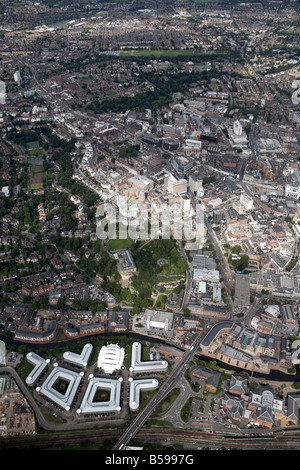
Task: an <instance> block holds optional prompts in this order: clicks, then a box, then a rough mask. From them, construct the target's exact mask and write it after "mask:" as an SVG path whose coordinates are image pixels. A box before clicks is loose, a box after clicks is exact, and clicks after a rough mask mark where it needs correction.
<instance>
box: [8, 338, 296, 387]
mask: <svg viewBox="0 0 300 470" xmlns="http://www.w3.org/2000/svg"><path fill="white" fill-rule="evenodd" d="M123 335H125V336H127V338H128V339H131V340H139V341H145V342H151V343H153V344H164V345H167V346H170V344H169V343H168V342H167V341H165V340H164V339H162V338H149V336H145V335H141V334H138V333H123V334H122V333H101V338H105V337H106V338H111V339H112V338H113V337H114V336H116V337H120V336H123ZM99 336H100V335H99V334H98V335H95V336H93V335H91V336H86V337H85V338H75V339H71V340H66V341H61V342H57V343H55V342H52V343H45V344H34V343H25V342H24V341H22V342H20V341H16V340H14V339H12V338H8V337H7V336H4V335H1V334H0V339H2V340H3V341H4V342H5V344H9V345H10V347H16V348H19V347H20V346H22V345H24V346H26V347H27V349H28V350H30V351H34V350H36V349H46V350H49V351H51V350H52V349H54V348H56V347H59V348H64V347H65V346H67V345H68V344H70V345H71V344H72V343H74V342H78V341H86V342H88V341H91V340H92V338H93V337H97V338H99ZM174 347H176V348H177V349H179V350H181V351H185V349H184V348H180V347H178V346H177V345H176V346H174ZM195 356H196V357H197V358H198V359H200V360H203V361H207V360H208V357H207V356H204V355H201V353H199V354H198V353H196V354H195ZM214 360H215V359H214ZM215 361H216V362H217V364H218V365H219V366H220V367H222V369H225V370H226V369H228V370H230V371H232V370H233V369H232V367H229V366H227V364H224V363H223V362H220V361H217V360H215ZM234 370H235V371H236V372H238V373H240V372H248V371H245V369H240V368H237V367H236V368H234ZM251 376H252V377H255V378H258V379H259V378H262V379H266V380H271V381H274V382H286V383H287V382H290V383H294V382H300V369H299V367H298V366H296V373H295V374H285V373H284V372H282V371H279V370H271V372H270V373H269V374H261V373H259V372H253V373H251Z"/></svg>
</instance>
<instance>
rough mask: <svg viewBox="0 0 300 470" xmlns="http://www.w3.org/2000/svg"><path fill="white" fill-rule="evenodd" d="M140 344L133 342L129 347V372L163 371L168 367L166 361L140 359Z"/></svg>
mask: <svg viewBox="0 0 300 470" xmlns="http://www.w3.org/2000/svg"><path fill="white" fill-rule="evenodd" d="M141 357H142V346H141V343H138V342H135V343H133V345H132V348H131V367H130V369H129V370H130V371H131V372H157V371H164V370H167V368H168V363H167V361H144V362H142V361H141Z"/></svg>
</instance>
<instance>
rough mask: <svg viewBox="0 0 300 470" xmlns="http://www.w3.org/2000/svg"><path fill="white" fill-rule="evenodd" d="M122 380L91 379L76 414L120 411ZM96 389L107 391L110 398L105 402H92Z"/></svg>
mask: <svg viewBox="0 0 300 470" xmlns="http://www.w3.org/2000/svg"><path fill="white" fill-rule="evenodd" d="M121 383H122V379H121V378H120V379H119V380H116V379H106V378H102V377H92V378H91V379H90V381H89V384H88V386H87V389H86V392H85V394H84V397H83V400H82V403H81V407H80V408H79V409H78V410H77V413H78V414H86V413H106V412H112V411H120V410H121V407H120V400H121ZM98 389H102V390H109V391H110V397H109V400H107V401H98V402H97V401H94V398H95V395H96V392H97V390H98Z"/></svg>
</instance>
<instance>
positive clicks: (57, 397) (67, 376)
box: [40, 367, 82, 411]
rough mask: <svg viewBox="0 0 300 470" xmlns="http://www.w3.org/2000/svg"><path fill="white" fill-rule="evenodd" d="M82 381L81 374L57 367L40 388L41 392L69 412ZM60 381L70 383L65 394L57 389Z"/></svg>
mask: <svg viewBox="0 0 300 470" xmlns="http://www.w3.org/2000/svg"><path fill="white" fill-rule="evenodd" d="M81 379H82V374H81V373H80V374H78V373H77V372H74V371H71V370H67V369H64V368H63V367H55V368H54V369H53V370H52V372H51V373H50V374H49V376H48V377H47V379H46V380H45V382H44V383H43V384H42V386H41V387H40V392H41V393H42V394H43V395H45V396H46V397H47V398H49V399H50V400H51V401H53V402H54V403H56V404H57V405H58V406H60V407H61V408H63V409H64V410H66V411H69V410H70V407H71V405H72V402H73V400H74V397H75V394H76V392H77V389H78V387H79V384H80V381H81ZM58 380H64V381H65V382H67V383H68V386H67V389H66V392H65V393H64V394H62V393H60V392H59V391H58V390H56V389H55V384H56V382H57V381H58Z"/></svg>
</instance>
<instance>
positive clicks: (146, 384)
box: [128, 377, 159, 411]
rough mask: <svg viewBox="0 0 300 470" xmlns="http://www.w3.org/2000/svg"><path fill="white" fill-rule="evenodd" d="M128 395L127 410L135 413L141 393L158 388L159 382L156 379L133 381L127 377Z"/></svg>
mask: <svg viewBox="0 0 300 470" xmlns="http://www.w3.org/2000/svg"><path fill="white" fill-rule="evenodd" d="M128 380H129V382H130V394H129V408H130V409H131V410H132V411H136V410H137V409H138V408H139V406H140V396H141V392H142V391H146V390H154V389H155V388H157V387H158V385H159V382H158V380H157V379H139V380H133V378H132V377H129V379H128Z"/></svg>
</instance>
